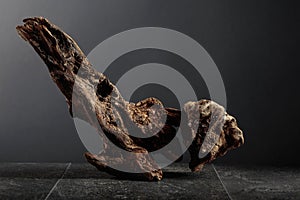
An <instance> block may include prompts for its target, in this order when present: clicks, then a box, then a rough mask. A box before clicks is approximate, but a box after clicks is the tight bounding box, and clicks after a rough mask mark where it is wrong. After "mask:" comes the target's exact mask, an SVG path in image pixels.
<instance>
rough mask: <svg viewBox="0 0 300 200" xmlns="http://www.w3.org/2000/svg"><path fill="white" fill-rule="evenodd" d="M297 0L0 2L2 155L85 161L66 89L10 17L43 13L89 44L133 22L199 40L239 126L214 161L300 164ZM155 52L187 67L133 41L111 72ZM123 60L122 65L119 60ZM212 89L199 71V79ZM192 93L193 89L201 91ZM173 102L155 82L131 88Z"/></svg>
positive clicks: (150, 58)
mask: <svg viewBox="0 0 300 200" xmlns="http://www.w3.org/2000/svg"><path fill="white" fill-rule="evenodd" d="M279 2H280V3H279ZM296 2H297V1H295V2H293V1H258V0H257V1H253V0H246V1H240V0H235V1H221V0H220V1H199V0H195V1H174V0H172V1H167V0H160V1H150V0H148V1H146V0H134V1H133V0H126V1H124V0H117V1H112V0H101V1H100V0H99V1H83V0H81V1H79V0H68V1H59V0H52V1H45V0H44V1H40V0H27V1H21V0H20V1H16V0H6V1H1V2H0V161H2V162H11V161H17V162H24V161H28V162H41V161H42V162H66V161H68V162H69V161H72V162H77V161H84V158H83V156H82V155H83V153H84V152H85V148H84V147H83V145H82V144H81V141H80V139H79V137H78V135H77V133H76V129H75V126H74V123H73V120H72V118H71V117H70V116H69V113H68V109H67V106H66V103H65V100H64V97H63V96H62V94H61V93H60V91H59V90H58V89H57V87H56V85H55V84H53V82H52V80H51V79H50V77H49V75H48V71H47V69H46V67H45V64H44V63H43V62H42V60H41V59H40V58H39V57H38V55H37V54H36V53H35V52H34V51H33V49H32V48H31V47H30V46H29V45H28V44H27V43H25V42H24V41H23V40H21V39H20V38H19V37H18V36H17V34H16V31H15V26H16V25H17V24H21V21H22V19H23V18H25V17H27V16H44V17H47V18H48V19H49V20H51V21H52V22H53V23H55V24H57V25H58V26H60V27H61V28H62V29H63V30H64V31H66V32H67V33H69V34H70V35H71V36H72V37H73V38H74V39H75V40H76V41H77V42H78V43H79V45H80V47H81V48H82V49H83V51H84V52H85V53H86V54H88V53H89V52H90V51H91V50H92V49H93V48H94V47H95V46H96V45H97V44H98V43H99V42H101V41H103V40H105V39H106V38H108V37H110V36H112V35H114V34H116V33H119V32H121V31H124V30H127V29H132V28H136V27H145V26H155V27H166V28H170V29H174V30H177V31H180V32H182V33H185V34H187V35H188V36H190V37H192V38H193V39H195V40H197V41H198V42H199V43H200V44H201V45H202V46H203V47H204V48H205V49H206V50H207V51H208V53H209V54H210V55H211V57H212V58H213V60H214V61H215V63H216V64H217V66H218V68H219V70H220V72H221V74H222V77H223V80H224V83H225V87H226V92H227V101H228V106H227V110H228V112H229V113H230V114H232V115H234V116H235V117H236V118H237V119H238V122H239V125H240V127H241V128H242V130H243V131H244V136H245V145H244V146H242V147H241V148H239V149H237V150H234V151H231V152H229V153H228V154H227V155H226V156H225V157H223V158H220V159H219V160H218V161H217V162H223V163H240V164H261V165H263V164H272V165H299V164H300V159H299V155H298V153H299V150H298V146H299V140H300V131H299V127H298V125H299V123H300V121H299V120H300V117H299V114H298V112H299V111H300V109H299V101H300V94H299V88H298V86H299V78H298V77H299V56H300V55H299V44H300V43H299V25H300V24H299V15H298V14H297V12H299V6H298V5H297V4H296ZM154 61H155V62H161V63H164V64H168V65H170V66H182V67H185V68H188V65H189V64H188V63H187V62H185V61H184V60H183V59H179V58H178V57H176V56H175V55H172V54H170V53H167V52H163V51H158V50H148V51H145V50H143V51H137V52H132V53H129V54H127V55H124V56H122V57H121V58H120V59H118V60H116V62H114V63H113V64H112V66H111V68H110V70H109V71H108V72H107V74H108V75H109V77H110V78H111V79H112V80H115V79H116V77H117V76H118V73H120V69H125V68H126V67H127V68H128V67H129V68H130V67H133V66H134V65H136V64H142V63H147V62H154ZM122 67H125V68H122ZM196 89H197V91H198V92H199V93H200V95H199V96H200V98H208V96H207V90H206V87H205V83H203V80H202V79H201V78H199V84H198V85H197V87H196ZM199 93H198V94H199ZM147 96H157V97H159V98H161V99H162V100H163V101H164V103H165V104H166V105H167V106H176V105H177V104H176V103H177V102H176V100H170V99H174V98H168V97H172V94H171V93H168V92H167V91H165V89H164V88H163V87H159V86H157V85H154V86H153V85H152V86H151V85H148V86H144V87H143V88H142V89H139V90H138V91H136V93H135V94H134V96H133V100H138V99H140V98H143V97H147Z"/></svg>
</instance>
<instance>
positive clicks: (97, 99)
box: [17, 17, 244, 180]
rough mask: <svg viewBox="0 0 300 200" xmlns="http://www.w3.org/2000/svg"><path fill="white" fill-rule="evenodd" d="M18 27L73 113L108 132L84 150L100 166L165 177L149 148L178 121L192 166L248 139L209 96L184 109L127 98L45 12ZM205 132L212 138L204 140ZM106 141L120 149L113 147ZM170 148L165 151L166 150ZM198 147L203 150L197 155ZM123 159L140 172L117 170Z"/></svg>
mask: <svg viewBox="0 0 300 200" xmlns="http://www.w3.org/2000/svg"><path fill="white" fill-rule="evenodd" d="M17 31H18V34H19V35H20V36H21V37H22V38H23V39H24V40H25V41H27V42H29V43H30V44H31V46H32V47H33V48H34V49H35V51H36V52H37V53H38V54H39V55H40V57H41V58H42V59H43V61H44V62H45V63H46V65H47V67H48V69H49V73H50V75H51V78H52V79H53V81H54V82H55V83H56V84H57V86H58V87H59V89H60V90H61V92H62V93H63V95H64V96H65V98H66V101H67V103H68V106H69V111H70V114H71V115H72V117H78V118H80V119H82V120H84V121H86V122H88V123H89V124H90V125H91V126H93V127H95V128H96V129H97V130H98V131H99V133H100V134H102V133H103V134H104V135H105V137H104V138H106V139H104V141H106V142H104V143H105V144H106V145H104V146H105V149H104V151H103V152H102V153H101V154H99V155H94V154H91V153H86V154H85V156H86V158H87V160H88V162H90V163H91V164H92V165H94V166H96V167H97V168H98V169H99V170H101V171H105V172H108V173H110V174H113V175H116V176H118V177H126V178H133V179H146V180H161V179H162V170H161V169H160V167H159V165H158V164H157V163H156V162H155V161H154V159H153V158H152V157H151V155H150V154H149V152H152V151H155V150H157V149H160V148H162V147H164V146H165V145H166V144H168V143H169V142H170V141H171V140H172V139H173V138H174V136H175V134H176V130H177V128H178V127H179V126H180V127H181V128H182V129H183V131H185V133H186V135H187V138H184V139H185V140H186V141H189V140H190V141H191V143H192V144H191V145H190V146H189V151H190V154H191V162H190V165H189V166H190V169H191V170H192V171H199V170H201V169H202V167H203V165H204V164H205V163H208V162H211V161H212V160H214V159H215V158H216V157H218V156H222V155H224V154H225V153H226V152H227V151H228V150H230V149H234V148H237V147H239V146H240V145H241V144H243V143H244V139H243V134H242V131H241V130H240V129H239V128H238V126H237V123H236V120H235V118H234V117H232V116H230V115H229V114H227V113H226V112H225V110H224V108H223V107H222V106H220V105H218V104H217V103H215V102H212V101H210V100H200V101H198V102H187V103H186V104H185V106H184V109H183V111H180V110H176V109H173V108H165V107H164V106H163V104H162V102H160V101H159V100H158V99H156V98H147V99H145V100H143V101H140V102H138V103H131V102H127V101H126V100H125V99H123V97H122V96H121V95H120V92H119V91H118V89H117V88H116V87H115V86H114V85H113V84H112V83H111V82H110V81H109V80H108V78H107V77H106V76H105V75H103V74H102V73H101V72H97V71H96V70H95V69H93V68H92V66H91V64H90V63H89V61H88V60H87V58H86V56H85V55H84V53H83V52H82V51H81V50H80V48H79V47H78V45H77V44H76V42H75V41H74V40H73V39H72V38H71V37H70V36H69V35H67V34H66V33H64V32H63V31H62V30H61V29H59V28H58V27H57V26H55V25H54V24H52V23H51V22H49V21H48V20H47V19H45V18H42V17H33V18H28V19H25V20H24V24H23V25H21V26H17ZM79 70H80V73H79ZM75 82H76V84H75ZM94 86H96V87H94ZM75 87H76V89H74V88H75ZM74 110H75V111H76V112H74ZM150 114H151V117H150ZM94 115H96V118H95V117H93V116H94ZM164 117H166V120H165V121H164V120H163V118H164ZM181 118H182V119H183V120H181ZM181 123H184V124H181ZM155 130H158V132H157V134H156V135H154V136H152V137H148V138H138V137H134V136H132V134H130V133H131V132H133V131H137V132H139V133H140V134H144V135H147V134H148V133H149V132H151V131H155ZM219 132H220V134H218V133H219ZM205 138H208V139H207V141H208V142H204V141H205ZM108 141H110V142H113V143H114V144H115V145H117V146H118V148H119V150H116V148H111V146H110V145H108ZM124 150H125V151H126V152H131V153H130V154H129V155H130V156H129V157H128V156H127V157H124V156H123V153H122V151H124ZM200 151H202V152H200ZM172 153H173V152H166V154H168V156H172ZM199 153H203V154H205V156H204V157H203V158H199ZM123 165H126V166H129V167H130V168H131V170H133V171H136V172H142V173H127V172H123V171H121V170H116V169H117V168H118V166H123ZM112 166H115V167H112Z"/></svg>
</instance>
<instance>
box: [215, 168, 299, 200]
mask: <svg viewBox="0 0 300 200" xmlns="http://www.w3.org/2000/svg"><path fill="white" fill-rule="evenodd" d="M215 168H216V170H217V172H218V174H219V175H220V177H221V180H222V182H223V184H224V185H225V187H226V188H227V190H228V192H229V194H230V196H231V197H232V199H237V200H239V199H295V200H299V199H300V169H299V168H288V167H249V166H248V167H245V166H239V167H238V166H223V165H215Z"/></svg>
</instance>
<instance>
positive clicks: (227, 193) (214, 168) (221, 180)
mask: <svg viewBox="0 0 300 200" xmlns="http://www.w3.org/2000/svg"><path fill="white" fill-rule="evenodd" d="M211 166H212V167H213V169H214V171H215V173H216V174H217V177H218V179H219V181H220V182H221V184H222V186H223V188H224V190H225V192H226V194H227V196H228V197H229V199H230V200H233V199H232V197H231V196H230V194H229V192H228V190H227V188H226V187H225V185H224V183H223V181H222V179H221V177H220V175H219V173H218V171H217V170H216V168H215V166H214V165H213V164H211Z"/></svg>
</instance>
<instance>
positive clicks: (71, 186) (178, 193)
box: [49, 164, 228, 199]
mask: <svg viewBox="0 0 300 200" xmlns="http://www.w3.org/2000/svg"><path fill="white" fill-rule="evenodd" d="M187 167H188V165H187V164H184V165H182V164H175V165H172V166H169V167H168V168H166V169H165V170H164V179H163V180H162V181H159V182H146V181H130V180H119V179H117V178H116V177H113V176H110V175H107V174H106V173H103V172H99V171H97V169H96V168H94V167H93V166H90V165H88V164H72V165H71V167H70V169H69V170H68V171H67V173H66V174H65V176H64V179H63V180H61V181H60V182H59V184H58V185H57V187H56V188H55V190H54V191H53V192H52V193H51V196H50V198H49V199H228V196H227V194H226V192H225V190H224V188H223V186H222V184H221V182H220V181H219V179H218V177H217V175H216V173H215V171H214V169H213V168H212V166H211V165H207V166H206V167H205V168H204V169H203V171H202V172H200V173H191V172H190V171H189V169H188V168H187Z"/></svg>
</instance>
